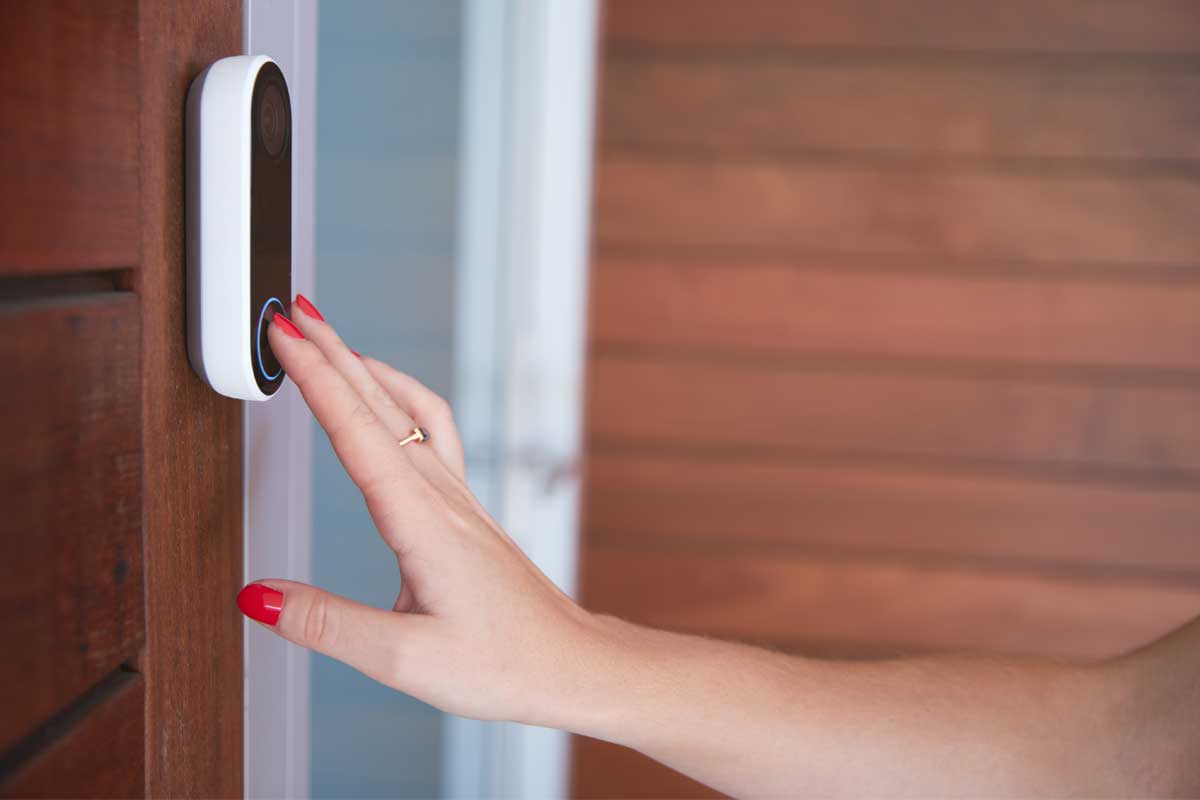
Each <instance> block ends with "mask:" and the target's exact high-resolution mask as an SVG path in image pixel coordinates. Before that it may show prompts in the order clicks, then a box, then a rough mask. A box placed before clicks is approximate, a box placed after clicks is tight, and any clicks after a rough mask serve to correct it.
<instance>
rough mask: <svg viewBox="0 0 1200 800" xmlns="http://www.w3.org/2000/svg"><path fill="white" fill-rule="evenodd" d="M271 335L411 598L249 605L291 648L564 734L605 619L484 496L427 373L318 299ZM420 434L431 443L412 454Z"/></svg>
mask: <svg viewBox="0 0 1200 800" xmlns="http://www.w3.org/2000/svg"><path fill="white" fill-rule="evenodd" d="M293 323H294V324H293ZM269 338H270V343H271V349H272V350H273V351H274V352H275V355H276V357H277V358H278V359H279V362H280V363H281V364H282V365H283V366H284V368H285V369H286V370H287V374H288V375H289V376H290V377H291V378H292V380H293V381H295V383H296V385H297V386H298V387H299V388H300V392H301V394H302V395H303V396H304V400H305V402H306V403H308V406H309V408H310V409H312V412H313V414H314V415H315V416H316V418H317V421H318V422H320V424H321V426H322V427H323V428H324V429H325V431H326V433H327V434H328V435H329V439H330V441H331V442H332V443H333V448H334V451H335V452H336V453H337V456H338V458H339V459H340V460H341V462H342V465H343V466H344V467H345V469H346V471H347V472H348V473H349V475H350V477H351V478H352V479H353V480H354V482H355V483H356V484H357V485H358V487H359V488H360V489H361V490H362V493H363V497H364V498H365V499H366V503H367V508H368V510H369V511H370V514H371V518H372V519H373V520H374V522H375V525H376V527H377V529H378V531H379V534H380V536H382V537H383V540H384V541H385V542H386V543H387V544H388V546H389V547H390V548H391V549H392V551H393V552H394V553H395V554H396V563H397V565H398V567H399V577H400V587H401V588H400V591H399V596H398V597H397V598H396V603H395V605H394V606H393V608H392V609H391V610H390V611H389V610H383V609H378V608H372V607H369V606H366V605H362V604H360V603H356V602H353V601H351V600H348V599H346V598H343V597H338V596H336V595H333V594H330V593H328V592H324V591H322V590H320V589H316V588H314V587H311V586H306V585H304V584H301V583H295V582H292V581H284V580H275V579H269V580H261V581H257V582H256V583H255V584H251V585H250V586H248V587H246V588H245V589H243V590H242V593H241V594H239V596H238V604H239V606H240V607H241V608H242V610H243V611H244V612H245V613H246V614H247V615H248V616H250V617H252V618H254V619H256V620H258V621H259V622H263V623H264V624H266V625H267V626H268V627H269V629H270V630H273V631H274V632H275V633H278V634H279V635H281V636H283V637H284V638H286V639H288V640H290V641H292V642H295V643H296V644H299V645H302V646H304V647H308V648H311V649H313V650H316V651H317V652H320V653H324V654H326V655H328V656H332V657H333V658H336V659H339V660H340V661H344V662H345V663H347V664H349V665H350V666H352V667H354V668H355V669H358V670H360V671H361V672H363V673H365V674H367V675H369V676H371V677H372V678H374V679H375V680H378V681H380V682H381V683H384V684H386V685H388V686H391V687H393V688H395V689H399V690H401V691H403V692H406V693H408V694H410V695H413V696H414V697H417V698H419V699H421V700H423V701H425V702H427V703H430V704H432V705H434V706H437V707H438V708H441V709H443V710H445V711H449V712H452V713H455V714H460V715H463V716H469V717H475V718H480V719H508V720H518V721H523V722H530V723H534V724H554V723H555V722H556V719H554V717H555V714H554V712H553V711H552V709H554V708H556V707H561V706H562V704H564V703H570V702H571V700H570V697H569V696H570V694H571V692H572V683H573V681H572V679H571V678H570V677H569V676H570V675H571V670H570V669H569V668H568V667H570V666H571V663H572V662H575V663H577V662H578V660H579V658H580V652H581V649H582V648H584V643H585V642H587V641H588V640H589V638H590V636H589V632H590V631H591V630H593V629H594V628H595V627H596V625H597V623H596V622H595V621H594V620H593V619H592V618H591V617H590V615H589V614H587V613H586V612H585V611H583V610H582V609H581V608H579V607H578V606H577V605H576V604H575V603H573V602H572V601H571V599H570V598H568V597H567V596H566V595H564V594H563V593H562V592H561V591H559V589H558V588H557V587H556V586H554V584H553V583H551V581H550V580H549V579H548V578H546V576H545V575H543V574H542V573H541V571H539V570H538V568H537V567H536V566H534V564H533V563H532V562H531V561H530V560H529V559H528V558H526V557H525V555H524V554H523V553H522V552H521V550H520V549H519V548H518V547H517V545H516V544H515V543H514V542H513V540H512V539H511V538H509V536H508V535H507V534H506V533H505V532H504V531H503V530H501V528H500V526H499V525H497V524H496V522H495V521H494V520H493V519H492V518H491V517H490V516H488V513H487V512H486V511H485V510H484V509H483V507H482V506H481V505H480V504H479V502H478V501H477V500H476V499H475V497H474V496H473V495H472V494H471V491H470V490H469V489H468V488H467V485H466V482H465V479H464V467H463V451H462V445H461V443H460V441H459V436H458V431H457V430H456V428H455V425H454V420H453V418H452V416H451V413H450V408H449V406H448V405H447V404H446V402H445V401H444V400H442V399H441V398H440V397H438V396H437V395H436V394H434V393H433V392H432V391H430V390H429V389H427V388H426V387H425V386H423V385H421V384H420V383H419V382H418V381H416V380H415V379H413V378H412V377H410V376H408V375H405V374H404V373H402V372H398V371H397V370H395V369H392V368H391V367H389V366H388V365H386V364H384V363H382V362H380V361H376V360H375V359H372V358H366V357H362V358H360V357H359V356H358V355H356V354H355V353H354V352H353V351H351V350H350V349H349V348H348V347H347V346H346V345H345V344H344V343H343V342H342V340H341V338H340V337H339V336H338V334H337V332H336V331H334V329H333V327H332V326H330V325H329V324H328V323H326V322H325V321H324V319H323V317H321V315H320V313H319V312H318V311H317V310H316V308H315V307H313V306H312V304H311V303H309V302H308V301H307V300H305V299H304V298H303V297H298V298H297V301H296V302H295V303H293V305H292V317H291V321H289V320H288V319H287V318H285V317H282V316H277V317H276V318H275V320H274V321H273V322H272V324H271V325H270V330H269ZM417 425H420V426H421V427H422V428H424V429H425V430H427V431H428V432H429V434H430V438H429V440H428V441H426V442H417V443H411V444H408V445H404V446H401V445H400V444H399V441H400V440H401V439H403V438H404V437H406V436H408V435H409V434H410V433H412V431H413V428H414V427H415V426H417ZM275 609H278V611H277V612H276V611H275Z"/></svg>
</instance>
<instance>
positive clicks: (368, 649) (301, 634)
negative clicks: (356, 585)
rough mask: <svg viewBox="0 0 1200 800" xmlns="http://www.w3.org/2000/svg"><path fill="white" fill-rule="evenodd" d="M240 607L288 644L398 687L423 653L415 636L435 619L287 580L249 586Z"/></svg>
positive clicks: (255, 583) (261, 582)
mask: <svg viewBox="0 0 1200 800" xmlns="http://www.w3.org/2000/svg"><path fill="white" fill-rule="evenodd" d="M237 604H238V608H240V609H241V611H242V613H243V614H245V615H246V616H247V617H250V619H252V620H254V621H256V622H261V623H262V624H263V625H264V626H266V627H267V628H268V629H269V630H271V631H274V632H275V633H277V634H279V635H280V636H282V637H283V638H285V639H287V640H288V641H289V642H293V643H295V644H298V645H300V646H301V647H307V648H309V649H310V650H315V651H317V652H318V653H324V654H325V655H327V656H330V657H331V658H336V659H337V660H338V661H343V662H345V663H346V664H349V665H350V666H352V667H354V668H355V669H357V670H358V671H359V672H362V673H363V674H365V675H369V676H370V677H372V678H374V679H375V680H377V681H379V682H380V683H385V684H387V685H389V686H392V687H394V688H399V687H400V686H401V685H402V684H404V683H405V682H406V681H405V680H404V677H405V673H407V672H408V671H409V670H410V669H411V663H410V662H411V660H412V658H413V657H415V656H416V655H417V654H419V653H420V648H418V647H416V646H415V644H414V641H413V640H414V635H415V634H418V633H420V632H421V631H423V629H424V628H425V627H426V626H427V625H428V623H430V622H431V620H428V619H423V618H418V617H417V616H416V615H413V614H399V613H396V612H393V611H384V610H383V609H379V608H374V607H372V606H368V605H363V604H362V603H356V602H354V601H353V600H348V599H346V598H345V597H340V596H338V595H336V594H331V593H330V592H326V591H324V590H323V589H318V588H316V587H315V586H308V585H307V584H303V583H295V582H294V581H282V580H275V579H270V580H263V581H256V582H254V583H251V584H248V585H247V586H246V587H245V588H243V589H242V590H241V591H240V592H238V597H237Z"/></svg>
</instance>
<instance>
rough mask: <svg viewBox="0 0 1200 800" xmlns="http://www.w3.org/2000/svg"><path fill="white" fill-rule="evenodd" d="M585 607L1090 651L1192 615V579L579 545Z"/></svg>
mask: <svg viewBox="0 0 1200 800" xmlns="http://www.w3.org/2000/svg"><path fill="white" fill-rule="evenodd" d="M582 586H583V596H584V601H585V603H586V604H587V605H588V606H589V607H590V608H593V609H595V610H597V611H600V612H604V613H610V614H615V615H617V616H621V617H625V618H628V619H631V620H634V621H637V622H641V623H644V624H648V625H653V626H656V627H663V628H670V629H674V630H680V631H685V632H693V633H702V634H706V635H712V636H719V637H723V638H731V639H741V640H748V641H753V642H762V643H774V644H776V645H779V646H786V647H788V648H789V649H799V650H800V651H802V652H803V651H806V650H808V649H810V648H811V649H814V650H816V651H818V652H822V651H831V650H832V651H840V650H842V651H854V650H864V649H869V650H872V651H875V652H888V651H894V652H897V653H903V652H907V651H936V650H970V651H981V652H991V653H1008V654H1040V655H1047V656H1055V657H1070V658H1099V657H1105V656H1111V655H1115V654H1117V653H1121V652H1124V651H1125V650H1128V649H1130V648H1133V647H1136V646H1140V645H1142V644H1144V643H1145V642H1147V641H1149V640H1151V639H1152V638H1154V637H1156V636H1159V635H1162V634H1164V633H1166V632H1167V631H1169V630H1171V629H1172V628H1174V627H1177V626H1178V625H1180V624H1182V623H1184V622H1186V621H1187V620H1189V619H1192V618H1193V617H1195V616H1196V615H1197V614H1200V586H1198V585H1196V584H1195V583H1191V584H1187V583H1178V584H1175V583H1161V582H1153V581H1145V582H1142V581H1133V580H1122V579H1118V578H1113V577H1097V576H1093V577H1085V576H1074V577H1072V576H1067V575H1054V574H1045V573H1037V572H1032V571H1024V570H1005V569H987V570H985V569H978V568H975V567H972V566H966V565H954V564H942V565H936V564H930V563H922V562H906V561H903V560H899V559H888V560H879V561H872V560H867V559H838V558H821V557H815V556H814V557H806V556H804V555H797V554H786V553H771V554H747V553H741V552H733V551H731V552H724V553H722V552H688V551H681V550H673V549H666V550H650V549H636V548H619V547H607V546H602V545H598V544H591V545H589V546H587V548H586V552H585V557H584V559H583V562H582Z"/></svg>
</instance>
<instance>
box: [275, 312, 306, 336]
mask: <svg viewBox="0 0 1200 800" xmlns="http://www.w3.org/2000/svg"><path fill="white" fill-rule="evenodd" d="M271 322H274V323H275V324H276V325H278V326H279V329H280V330H281V331H283V332H284V333H286V334H287V335H288V336H290V337H292V338H293V339H303V338H304V334H303V333H301V332H300V329H299V328H297V327H296V323H294V322H292V321H291V320H290V319H288V318H287V317H285V316H284V315H283V314H281V313H279V312H278V311H276V312H275V316H273V317H271Z"/></svg>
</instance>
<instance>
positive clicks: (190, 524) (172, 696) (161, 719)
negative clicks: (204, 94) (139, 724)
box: [137, 0, 243, 797]
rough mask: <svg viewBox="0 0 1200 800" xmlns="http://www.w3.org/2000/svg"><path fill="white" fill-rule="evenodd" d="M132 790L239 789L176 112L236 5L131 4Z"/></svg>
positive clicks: (224, 405) (208, 409) (233, 683)
mask: <svg viewBox="0 0 1200 800" xmlns="http://www.w3.org/2000/svg"><path fill="white" fill-rule="evenodd" d="M139 28H140V31H141V75H142V95H141V119H140V127H141V132H142V133H141V137H142V161H141V164H142V197H141V200H142V204H141V214H140V219H141V237H142V238H141V250H142V259H143V263H142V269H141V270H140V271H139V274H138V283H137V289H138V293H139V295H140V296H141V300H142V315H143V317H142V318H143V332H144V335H143V339H142V354H143V371H142V409H143V411H142V415H143V424H144V433H143V441H144V443H145V449H144V454H143V458H144V464H145V475H146V483H145V494H146V497H145V503H144V506H143V520H144V523H143V524H144V528H145V559H146V594H147V605H148V607H149V608H150V609H151V613H150V615H149V618H148V620H147V625H146V640H147V641H146V645H147V646H146V652H145V657H144V659H143V664H144V671H145V674H146V725H147V728H146V737H145V739H146V741H145V748H146V751H145V752H146V791H147V794H150V795H156V796H164V797H200V796H203V797H230V796H237V795H240V794H241V792H242V788H243V786H242V783H243V781H242V618H241V615H240V614H239V613H238V610H237V606H236V605H235V603H234V597H235V596H236V594H237V591H238V589H239V588H240V586H241V582H242V425H241V419H242V409H241V403H239V402H237V401H235V400H230V399H228V398H225V397H221V396H220V395H218V394H217V393H216V392H214V391H212V390H211V389H209V388H208V387H207V386H206V385H205V384H203V383H202V382H201V381H200V379H199V378H197V377H196V375H195V373H193V372H192V370H191V367H190V366H189V365H188V359H187V352H186V348H185V341H186V338H185V327H184V324H185V323H184V296H183V289H184V247H183V225H184V222H183V221H184V213H183V168H182V164H183V138H184V137H183V109H184V103H183V100H184V97H186V95H187V90H188V86H189V84H190V82H191V80H192V79H193V78H194V77H195V76H196V74H197V73H199V72H200V70H201V69H203V68H204V67H206V66H207V65H208V64H210V63H212V62H213V61H215V60H217V59H218V58H222V57H224V56H229V55H236V54H239V53H241V52H242V4H241V2H239V0H195V1H194V2H191V3H187V4H178V3H161V2H155V1H154V0H145V1H144V2H142V3H141V5H140V18H139Z"/></svg>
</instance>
